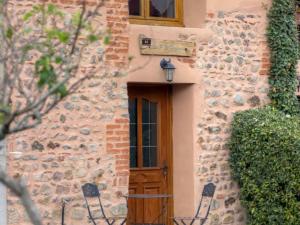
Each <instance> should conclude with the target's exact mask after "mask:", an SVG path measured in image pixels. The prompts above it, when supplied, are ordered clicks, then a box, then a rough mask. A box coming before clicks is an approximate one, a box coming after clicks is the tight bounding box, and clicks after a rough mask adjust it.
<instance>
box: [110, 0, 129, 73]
mask: <svg viewBox="0 0 300 225" xmlns="http://www.w3.org/2000/svg"><path fill="white" fill-rule="evenodd" d="M106 15H107V16H106V20H107V26H108V28H109V29H110V32H111V40H110V44H109V46H108V47H107V51H106V54H105V64H106V65H108V66H113V67H115V68H117V69H124V68H126V66H127V65H128V47H129V38H128V31H127V27H128V24H129V22H128V0H110V1H108V2H107V3H106Z"/></svg>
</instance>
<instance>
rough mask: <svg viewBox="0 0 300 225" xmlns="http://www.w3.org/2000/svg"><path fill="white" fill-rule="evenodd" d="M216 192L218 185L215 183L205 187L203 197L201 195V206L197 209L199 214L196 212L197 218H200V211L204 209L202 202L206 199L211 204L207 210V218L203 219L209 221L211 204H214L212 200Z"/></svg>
mask: <svg viewBox="0 0 300 225" xmlns="http://www.w3.org/2000/svg"><path fill="white" fill-rule="evenodd" d="M215 190H216V185H214V184H213V183H208V184H206V185H205V186H204V188H203V191H202V195H201V199H200V202H199V206H198V209H197V212H196V215H195V217H196V218H200V211H201V207H202V201H203V198H206V199H207V200H208V201H209V203H208V206H207V210H206V213H205V216H204V217H203V219H204V220H206V219H207V217H208V214H209V211H210V206H211V202H212V199H213V197H214V194H215Z"/></svg>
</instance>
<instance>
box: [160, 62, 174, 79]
mask: <svg viewBox="0 0 300 225" xmlns="http://www.w3.org/2000/svg"><path fill="white" fill-rule="evenodd" d="M160 67H161V68H162V69H163V70H164V72H165V75H166V81H168V82H172V81H173V75H174V71H175V69H176V68H175V66H174V65H173V64H172V63H171V59H169V60H166V59H162V60H161V61H160Z"/></svg>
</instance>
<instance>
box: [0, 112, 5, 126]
mask: <svg viewBox="0 0 300 225" xmlns="http://www.w3.org/2000/svg"><path fill="white" fill-rule="evenodd" d="M4 120H5V115H4V113H1V112H0V124H3V123H4Z"/></svg>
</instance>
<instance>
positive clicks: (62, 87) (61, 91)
mask: <svg viewBox="0 0 300 225" xmlns="http://www.w3.org/2000/svg"><path fill="white" fill-rule="evenodd" d="M57 94H59V95H60V97H61V98H63V97H66V96H67V95H68V90H67V88H66V85H64V84H62V85H60V86H59V87H58V89H57Z"/></svg>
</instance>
